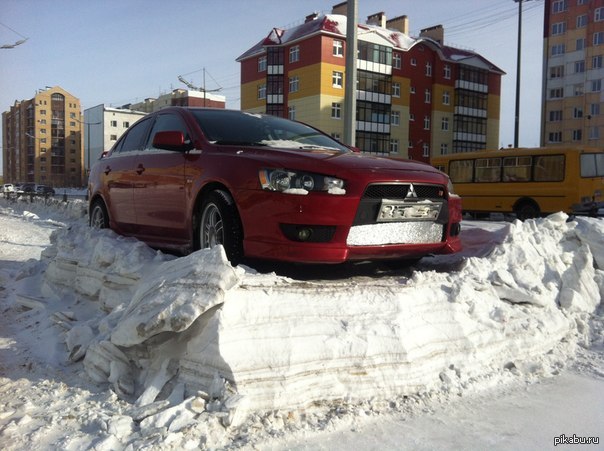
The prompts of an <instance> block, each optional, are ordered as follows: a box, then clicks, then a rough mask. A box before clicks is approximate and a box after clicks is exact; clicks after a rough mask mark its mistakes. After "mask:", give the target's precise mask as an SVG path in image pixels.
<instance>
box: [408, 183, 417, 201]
mask: <svg viewBox="0 0 604 451" xmlns="http://www.w3.org/2000/svg"><path fill="white" fill-rule="evenodd" d="M409 197H414V198H417V193H416V192H415V187H414V186H413V183H410V184H409V191H407V195H406V196H405V199H407V198H409Z"/></svg>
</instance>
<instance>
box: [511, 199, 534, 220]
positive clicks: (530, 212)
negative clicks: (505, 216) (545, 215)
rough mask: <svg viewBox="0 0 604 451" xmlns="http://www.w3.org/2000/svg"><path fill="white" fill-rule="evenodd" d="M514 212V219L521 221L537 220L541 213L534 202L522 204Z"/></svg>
mask: <svg viewBox="0 0 604 451" xmlns="http://www.w3.org/2000/svg"><path fill="white" fill-rule="evenodd" d="M514 211H515V213H516V217H517V218H518V219H520V220H521V221H524V220H525V219H533V218H538V217H539V216H541V211H540V210H539V207H538V206H537V204H535V203H534V202H522V203H521V204H519V205H518V206H517V207H516V209H515V210H514Z"/></svg>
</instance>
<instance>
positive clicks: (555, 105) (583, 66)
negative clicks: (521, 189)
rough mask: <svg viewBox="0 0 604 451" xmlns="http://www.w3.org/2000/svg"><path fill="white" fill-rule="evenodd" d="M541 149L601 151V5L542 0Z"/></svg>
mask: <svg viewBox="0 0 604 451" xmlns="http://www.w3.org/2000/svg"><path fill="white" fill-rule="evenodd" d="M543 50H544V64H543V68H544V70H543V108H542V118H541V121H542V127H541V143H542V145H547V146H558V145H586V146H597V147H602V146H604V104H603V103H604V86H603V85H604V0H546V1H545V22H544V46H543Z"/></svg>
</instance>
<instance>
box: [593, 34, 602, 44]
mask: <svg viewBox="0 0 604 451" xmlns="http://www.w3.org/2000/svg"><path fill="white" fill-rule="evenodd" d="M601 44H604V31H599V32H597V33H594V45H601Z"/></svg>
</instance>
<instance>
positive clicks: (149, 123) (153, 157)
mask: <svg viewBox="0 0 604 451" xmlns="http://www.w3.org/2000/svg"><path fill="white" fill-rule="evenodd" d="M88 195H89V197H88V198H89V202H90V205H89V221H90V225H91V226H93V227H100V228H103V227H110V228H111V229H113V230H115V231H116V232H118V233H120V234H123V235H129V236H134V237H137V238H139V239H141V240H143V241H145V242H147V243H148V244H149V245H151V246H153V247H157V248H163V249H170V250H175V251H179V252H190V251H192V250H195V249H199V248H205V247H212V246H215V245H217V244H222V245H223V246H224V248H225V251H226V254H227V256H228V258H229V259H230V260H231V262H232V263H233V264H236V263H238V262H239V261H240V260H241V259H242V258H243V257H255V258H263V259H272V260H286V261H293V262H305V263H340V262H344V261H346V260H368V259H416V258H418V257H421V256H424V255H427V254H439V253H452V252H456V251H458V250H460V249H461V243H460V239H459V232H460V223H461V199H460V198H459V197H458V196H456V195H455V194H454V193H453V186H452V184H451V182H450V180H449V177H448V176H447V175H446V174H444V173H443V172H441V171H438V170H437V169H435V168H433V167H432V166H430V165H427V164H423V163H419V162H414V161H409V160H393V159H388V158H378V157H375V156H367V155H362V154H361V153H360V152H358V151H353V150H351V149H350V148H348V147H346V146H344V145H343V144H341V143H339V142H338V141H336V140H334V139H332V138H331V137H329V136H328V135H326V134H324V133H322V132H321V131H319V130H317V129H314V128H312V127H309V126H307V125H304V124H301V123H298V122H293V121H289V120H287V119H283V118H278V117H274V116H267V115H261V114H251V113H246V112H242V111H230V110H221V109H209V108H208V109H205V108H182V107H171V108H166V109H162V110H160V111H157V112H154V113H150V114H149V115H147V116H145V117H143V118H142V119H140V120H139V121H138V122H137V123H136V124H134V125H133V126H131V127H130V128H129V129H128V131H127V132H126V133H125V134H124V135H123V136H122V137H121V138H120V139H119V140H118V141H117V142H116V143H115V145H114V146H113V147H112V149H111V150H110V151H109V152H108V153H107V154H106V155H105V156H103V157H102V158H101V159H99V160H98V161H97V162H96V163H95V164H94V165H93V167H92V170H91V173H90V177H89V185H88Z"/></svg>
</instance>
